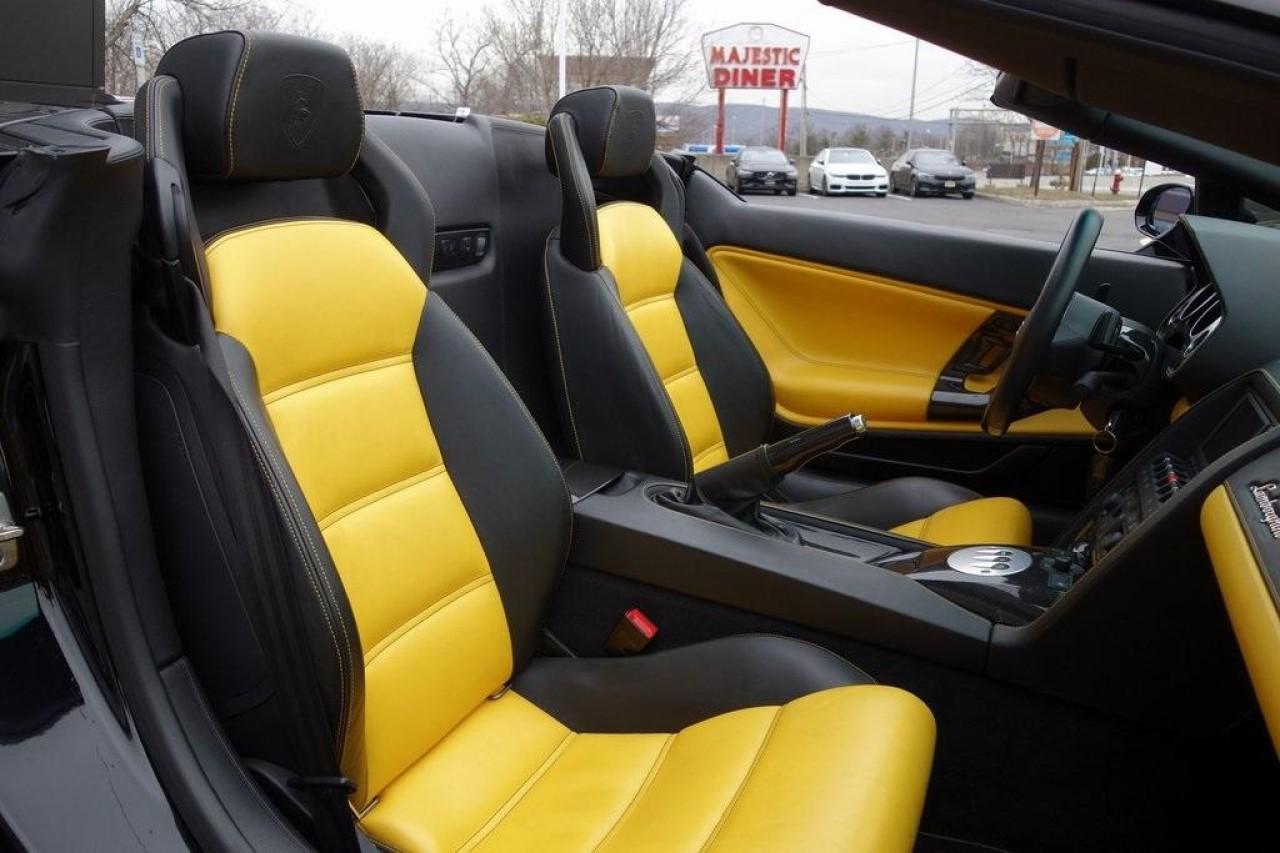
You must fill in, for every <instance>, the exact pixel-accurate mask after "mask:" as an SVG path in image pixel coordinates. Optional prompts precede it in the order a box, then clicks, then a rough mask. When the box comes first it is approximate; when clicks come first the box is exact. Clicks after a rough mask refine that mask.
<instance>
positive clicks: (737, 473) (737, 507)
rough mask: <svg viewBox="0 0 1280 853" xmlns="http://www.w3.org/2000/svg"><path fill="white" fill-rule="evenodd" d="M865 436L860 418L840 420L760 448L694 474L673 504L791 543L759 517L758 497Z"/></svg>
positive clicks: (864, 429) (864, 425)
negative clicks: (728, 519) (717, 514)
mask: <svg viewBox="0 0 1280 853" xmlns="http://www.w3.org/2000/svg"><path fill="white" fill-rule="evenodd" d="M866 431H867V424H866V421H865V420H864V419H863V417H862V415H842V416H840V417H838V418H835V419H834V420H831V421H828V422H827V423H825V424H823V425H821V426H816V427H811V428H809V429H807V430H805V431H804V432H800V433H797V434H795V435H793V436H790V437H788V438H784V439H782V440H781V441H776V442H774V443H773V444H762V445H760V446H759V447H757V448H756V449H755V450H752V451H749V452H747V453H743V454H741V455H739V456H735V457H733V458H732V459H730V460H729V461H728V462H724V463H721V464H720V465H717V466H716V467H714V468H708V469H707V470H706V471H703V472H702V473H701V474H697V475H695V476H694V478H693V482H691V483H689V484H688V486H686V487H685V490H684V493H683V494H682V495H681V496H680V497H679V499H678V501H675V502H674V503H675V505H676V507H677V508H679V509H682V510H683V511H685V512H689V511H694V514H703V513H702V512H701V511H700V510H706V509H713V510H719V511H720V512H721V513H724V514H727V515H728V516H730V517H731V518H732V519H733V520H734V521H736V522H737V523H739V524H741V525H745V526H748V527H752V528H754V529H757V530H764V531H765V532H767V533H770V534H773V535H783V536H787V537H788V538H792V537H793V535H794V534H791V533H790V532H789V531H787V530H784V529H781V528H780V527H779V526H778V525H776V524H773V523H772V522H769V521H766V520H765V519H762V518H761V517H760V514H759V507H760V500H761V498H763V497H764V496H765V495H766V494H768V492H769V490H770V489H773V488H774V487H775V486H777V485H778V484H779V483H780V482H782V478H783V477H784V476H786V475H787V474H789V473H791V472H792V471H794V470H796V469H797V468H799V467H800V466H801V465H804V464H805V463H806V462H808V461H809V460H811V459H813V458H814V457H815V456H818V455H820V454H823V453H826V452H827V451H829V450H835V449H836V448H837V447H839V446H840V445H842V444H845V443H846V442H848V441H852V440H853V439H855V438H858V437H859V436H861V435H862V434H863V433H865V432H866Z"/></svg>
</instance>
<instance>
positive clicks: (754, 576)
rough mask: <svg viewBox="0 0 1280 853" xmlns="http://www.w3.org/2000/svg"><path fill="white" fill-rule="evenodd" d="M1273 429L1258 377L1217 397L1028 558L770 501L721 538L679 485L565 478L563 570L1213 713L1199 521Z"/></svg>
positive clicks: (1088, 699)
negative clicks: (570, 501) (689, 506)
mask: <svg viewBox="0 0 1280 853" xmlns="http://www.w3.org/2000/svg"><path fill="white" fill-rule="evenodd" d="M1276 413H1280V385H1278V384H1277V382H1276V380H1275V379H1274V378H1273V377H1272V376H1271V375H1270V374H1269V373H1267V372H1264V371H1257V372H1255V373H1251V374H1248V375H1246V376H1244V377H1241V378H1240V379H1238V380H1235V381H1233V382H1231V383H1228V384H1227V385H1225V386H1223V387H1222V388H1221V389H1219V390H1218V391H1216V392H1214V393H1213V394H1211V395H1209V396H1207V397H1205V398H1203V399H1202V400H1200V401H1199V402H1197V404H1196V405H1195V406H1194V407H1193V408H1192V409H1190V410H1189V411H1187V412H1186V414H1184V415H1183V416H1182V417H1181V418H1179V419H1177V420H1176V421H1175V422H1174V423H1172V424H1171V425H1170V426H1168V427H1167V428H1166V429H1164V430H1163V431H1162V432H1161V433H1160V434H1159V435H1158V436H1157V437H1156V438H1155V439H1154V440H1153V441H1152V442H1151V443H1150V444H1149V445H1148V446H1147V447H1145V448H1143V449H1142V450H1141V451H1140V452H1139V453H1138V454H1136V455H1135V456H1134V457H1133V458H1132V459H1131V460H1129V462H1128V463H1127V464H1126V465H1124V466H1123V468H1121V469H1120V470H1119V471H1118V472H1116V474H1115V476H1114V477H1112V478H1111V480H1110V482H1109V483H1108V484H1107V486H1106V488H1104V489H1103V490H1102V491H1101V492H1100V493H1099V494H1098V495H1097V496H1096V497H1095V498H1094V499H1093V500H1091V501H1090V502H1089V504H1088V505H1087V506H1086V507H1085V508H1084V509H1083V510H1082V511H1081V512H1080V513H1079V514H1078V516H1077V518H1076V520H1075V521H1074V522H1072V523H1071V524H1070V525H1069V526H1068V527H1067V529H1066V532H1065V533H1064V534H1063V535H1062V536H1061V537H1059V539H1058V540H1056V541H1055V542H1052V543H1044V544H1043V545H1041V546H1037V547H1029V548H1028V547H1008V546H1007V544H1006V543H1000V542H990V543H976V544H974V545H972V546H966V547H954V548H953V547H937V546H934V545H931V544H929V543H926V542H921V541H919V540H915V539H911V538H907V537H902V536H897V535H894V534H892V533H889V532H887V531H884V530H877V529H873V528H866V527H861V526H859V525H855V524H848V523H845V522H842V521H839V520H836V519H832V518H828V517H824V516H820V515H814V514H810V513H807V512H802V511H799V510H797V509H795V508H793V507H788V506H782V505H777V504H771V503H769V502H767V501H766V502H763V503H760V504H759V506H758V512H759V514H760V516H761V517H762V518H763V520H764V521H766V522H767V524H766V525H765V528H766V529H761V528H758V527H755V526H752V525H743V524H736V523H724V522H723V521H718V520H717V519H716V518H715V517H714V515H713V514H697V513H693V514H691V513H689V512H686V511H682V510H681V509H680V508H677V507H675V506H673V502H674V501H676V500H677V499H678V498H679V496H681V495H684V494H686V493H687V490H688V484H686V483H681V482H676V481H673V480H668V479H665V478H660V477H650V476H646V475H642V474H637V473H634V472H624V471H617V470H611V469H605V468H598V467H596V466H591V465H587V464H585V463H581V462H576V463H573V464H572V465H571V466H570V467H569V469H568V470H567V471H566V479H567V480H568V483H569V488H570V491H571V492H572V494H573V498H574V514H575V536H574V544H573V550H572V553H571V554H570V563H571V564H573V565H575V566H576V567H578V568H583V569H589V570H593V571H596V572H601V573H605V574H607V575H614V576H618V577H621V578H624V579H628V580H632V581H638V582H641V583H643V584H648V585H651V586H655V587H659V588H662V589H665V590H670V591H674V592H677V593H681V594H684V595H687V596H691V597H694V598H699V599H704V600H708V601H712V602H715V603H717V604H720V605H725V606H728V607H732V608H737V609H740V610H743V611H749V612H751V613H758V614H761V615H764V616H769V617H774V618H777V619H781V620H785V621H786V622H788V623H792V624H795V625H797V626H800V627H803V628H806V629H810V630H816V631H820V632H827V633H831V634H835V635H840V636H844V637H848V638H851V639H854V640H858V641H861V642H865V643H870V644H875V645H879V646H883V647H886V648H890V649H894V650H897V651H901V652H905V653H908V654H911V655H916V656H919V657H922V658H926V659H929V660H933V661H937V662H940V663H943V664H946V665H950V666H954V667H958V668H963V669H968V670H971V671H975V672H983V673H986V674H988V675H990V676H992V677H996V678H999V679H1002V680H1005V681H1009V682H1013V683H1017V684H1021V685H1023V686H1026V687H1030V688H1033V689H1038V690H1042V691H1044V692H1049V693H1056V694H1058V695H1062V696H1066V697H1070V698H1071V699H1072V700H1074V701H1079V702H1082V703H1085V704H1093V705H1095V706H1097V707H1105V708H1108V709H1111V710H1116V709H1124V708H1125V707H1126V706H1129V707H1130V708H1131V709H1132V713H1133V714H1135V715H1138V714H1144V715H1150V714H1152V713H1153V712H1155V711H1157V710H1159V709H1162V708H1165V709H1173V708H1178V707H1187V703H1188V702H1189V701H1191V699H1192V695H1193V694H1194V695H1195V696H1198V697H1201V698H1202V699H1203V701H1204V705H1205V707H1218V706H1220V705H1221V704H1222V703H1221V702H1219V701H1218V700H1215V699H1212V695H1213V694H1214V692H1215V691H1220V692H1222V695H1227V693H1229V692H1230V691H1233V690H1235V689H1236V688H1238V687H1239V679H1238V678H1237V676H1238V675H1239V673H1233V672H1231V671H1229V668H1223V667H1222V666H1221V661H1222V660H1223V659H1230V658H1232V657H1233V656H1237V652H1236V651H1235V639H1234V636H1233V635H1232V634H1231V633H1230V630H1229V625H1227V623H1226V621H1225V618H1224V616H1223V614H1222V611H1221V599H1220V596H1219V594H1218V592H1217V588H1216V584H1215V582H1214V581H1213V577H1212V571H1211V569H1210V568H1209V567H1208V564H1207V558H1206V556H1205V553H1204V544H1203V541H1202V539H1201V537H1200V533H1199V524H1198V519H1199V512H1200V507H1201V505H1202V504H1203V502H1204V499H1205V497H1206V496H1207V494H1208V493H1209V491H1211V490H1212V489H1213V488H1214V487H1216V486H1217V485H1218V484H1220V483H1221V482H1223V480H1224V479H1225V478H1226V476H1227V475H1228V474H1229V473H1230V472H1231V471H1232V470H1234V469H1235V468H1238V467H1239V466H1240V465H1242V464H1245V463H1246V462H1247V461H1248V460H1249V459H1251V458H1255V457H1256V456H1257V455H1258V454H1259V453H1262V452H1265V451H1266V450H1267V449H1268V448H1271V447H1272V446H1273V445H1274V446H1275V447H1276V448H1277V452H1280V430H1275V429H1274V426H1275V425H1276V423H1277V422H1278V419H1277V417H1276ZM772 527H776V528H781V529H784V530H786V531H788V535H777V534H776V533H772V532H767V529H768V528H772ZM1117 648H1120V649H1123V654H1117V653H1116V649H1117ZM1246 688H1247V684H1246Z"/></svg>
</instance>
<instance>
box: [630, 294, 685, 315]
mask: <svg viewBox="0 0 1280 853" xmlns="http://www.w3.org/2000/svg"><path fill="white" fill-rule="evenodd" d="M675 298H676V294H675V291H672V292H671V293H659V294H658V295H657V296H646V297H645V298H644V299H637V300H636V301H635V302H629V303H627V304H626V305H624V306H622V310H623V311H626V312H627V313H628V314H630V313H631V312H632V311H635V310H638V309H640V308H645V307H647V306H649V305H653V304H654V303H656V302H670V301H672V300H674V299H675Z"/></svg>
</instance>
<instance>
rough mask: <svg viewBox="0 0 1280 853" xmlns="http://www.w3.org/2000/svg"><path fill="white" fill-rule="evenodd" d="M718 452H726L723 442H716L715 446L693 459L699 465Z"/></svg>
mask: <svg viewBox="0 0 1280 853" xmlns="http://www.w3.org/2000/svg"><path fill="white" fill-rule="evenodd" d="M717 450H725V446H724V442H723V441H718V442H716V443H715V444H713V445H711V446H710V447H708V448H707V449H706V450H704V451H702V452H701V453H699V454H698V455H697V456H695V457H693V461H694V464H697V463H698V462H701V461H702V460H703V459H706V458H707V457H708V456H710V455H711V454H713V453H715V452H716V451H717Z"/></svg>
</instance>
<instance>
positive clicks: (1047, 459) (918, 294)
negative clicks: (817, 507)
mask: <svg viewBox="0 0 1280 853" xmlns="http://www.w3.org/2000/svg"><path fill="white" fill-rule="evenodd" d="M687 214H688V222H689V224H690V225H691V226H692V227H693V229H694V230H695V231H696V232H697V234H698V236H699V238H700V240H701V242H702V243H703V245H704V246H706V247H707V250H708V254H709V255H710V256H711V258H712V263H713V264H714V266H715V268H716V272H717V274H718V276H719V277H720V283H721V287H722V290H723V293H724V296H725V300H726V302H727V303H728V305H729V307H730V310H732V311H733V312H734V313H735V315H736V316H737V317H738V319H739V321H740V322H741V323H742V324H743V326H744V327H745V328H746V330H747V333H748V334H749V335H750V336H751V339H752V341H753V342H754V343H755V345H756V347H757V349H759V350H760V353H761V355H762V356H763V358H764V359H765V362H766V364H767V366H768V368H769V371H770V374H771V376H772V378H773V383H774V391H775V397H776V400H777V407H776V410H775V414H776V416H777V421H778V423H777V432H778V433H779V434H785V433H788V432H792V431H794V430H795V429H796V428H797V427H799V426H805V425H811V424H814V423H818V422H820V421H822V420H825V419H827V418H829V417H832V416H835V415H838V414H841V413H843V412H846V411H850V410H852V411H861V412H863V413H865V414H867V415H868V416H869V419H870V421H871V425H872V427H873V433H872V435H871V436H868V437H867V438H866V439H863V440H862V441H860V442H858V443H856V444H853V445H850V446H848V447H847V448H845V449H844V451H842V452H838V453H834V454H828V455H827V456H826V457H824V458H823V459H822V460H819V462H818V464H817V466H816V467H819V468H827V469H830V470H836V471H839V472H840V473H841V474H842V475H844V476H846V477H855V478H861V479H865V480H867V481H876V480H883V479H887V478H889V477H893V476H899V475H904V474H923V475H932V476H937V477H941V478H943V479H946V480H950V481H952V482H957V483H961V484H964V485H968V486H970V487H971V488H974V489H977V490H979V491H981V492H984V493H986V494H1003V495H1011V496H1013V497H1019V498H1022V499H1023V500H1025V501H1026V502H1027V503H1029V504H1031V505H1032V508H1033V511H1035V512H1036V515H1037V521H1038V526H1043V527H1044V530H1043V531H1042V532H1044V533H1045V534H1046V535H1048V534H1049V533H1051V532H1052V531H1051V529H1050V528H1051V525H1052V519H1053V517H1054V516H1055V514H1061V513H1064V512H1065V513H1068V514H1069V512H1070V511H1071V509H1072V508H1074V507H1075V506H1077V505H1078V504H1079V503H1080V501H1081V499H1082V497H1083V494H1084V485H1085V473H1086V471H1085V469H1086V467H1087V462H1088V454H1089V441H1088V438H1089V437H1090V436H1091V435H1092V434H1093V429H1092V427H1091V426H1089V424H1088V423H1087V422H1086V421H1085V420H1084V418H1083V417H1082V416H1081V415H1080V413H1079V412H1077V411H1064V410H1057V411H1049V412H1043V413H1041V414H1038V415H1034V416H1032V417H1029V418H1025V419H1023V420H1021V421H1019V422H1018V423H1016V424H1015V425H1014V427H1013V429H1011V430H1010V434H1009V435H1007V436H1005V437H1004V438H1002V439H998V440H997V439H992V438H990V437H988V436H986V435H984V434H983V433H982V431H981V427H980V424H979V422H978V420H977V418H976V417H971V418H970V419H966V420H957V419H956V416H955V415H945V414H944V415H942V416H940V417H935V418H930V417H929V411H928V409H929V396H930V394H931V393H932V390H933V388H934V385H935V382H936V381H937V377H938V376H939V374H940V373H941V371H942V369H943V367H944V366H946V365H947V363H948V361H949V360H950V359H951V358H952V357H953V356H954V355H955V354H956V352H957V351H958V350H959V349H960V347H961V345H962V344H963V343H964V342H965V341H966V339H968V337H969V335H970V334H971V333H972V332H973V331H974V330H975V329H977V328H979V326H981V325H982V324H983V323H984V321H985V320H986V319H987V318H988V317H989V316H991V315H992V314H993V313H994V312H997V311H999V312H1003V313H1007V314H1010V315H1013V316H1014V317H1017V316H1021V315H1024V314H1025V313H1026V311H1027V309H1028V308H1029V307H1030V306H1031V305H1032V304H1033V303H1034V302H1035V300H1036V297H1037V296H1038V295H1039V293H1040V290H1041V288H1042V286H1043V284H1044V279H1045V276H1046V275H1047V273H1048V271H1049V268H1050V266H1051V265H1052V263H1053V260H1054V257H1055V256H1056V254H1057V249H1058V246H1057V244H1054V243H1046V242H1040V241H1033V240H1026V239H1019V238H1014V237H1006V236H1002V235H995V234H990V233H987V232H982V231H970V230H963V229H959V228H943V227H937V226H928V225H920V224H914V223H908V222H901V221H897V220H889V219H881V218H878V217H876V216H867V215H853V214H843V213H837V212H828V211H823V210H816V209H813V208H809V209H800V208H794V207H786V206H780V205H762V204H751V203H744V202H743V201H742V200H740V199H738V198H736V197H735V196H734V195H733V194H732V193H729V192H727V191H726V190H725V189H724V188H723V187H722V186H721V185H720V184H719V183H718V182H716V181H715V180H714V179H712V178H711V177H710V176H708V175H706V174H703V173H701V172H695V173H694V174H693V175H692V176H691V178H690V180H689V182H688V208H687ZM1104 283H1105V284H1108V285H1109V286H1110V287H1109V296H1108V297H1107V301H1108V302H1109V303H1110V304H1111V305H1113V306H1114V307H1115V308H1116V309H1117V310H1119V311H1120V312H1121V313H1122V314H1123V315H1124V316H1125V317H1127V318H1130V319H1132V320H1136V321H1138V322H1141V323H1145V324H1147V325H1149V326H1155V325H1156V324H1157V323H1159V321H1160V318H1161V317H1163V316H1164V314H1165V313H1167V311H1168V310H1169V308H1170V307H1172V305H1173V304H1174V302H1176V301H1177V300H1178V299H1179V298H1180V297H1181V296H1182V295H1183V294H1184V293H1185V292H1186V288H1187V284H1188V272H1187V270H1186V268H1185V267H1184V266H1183V265H1181V264H1178V263H1174V262H1171V261H1166V260H1162V259H1157V258H1151V257H1147V256H1141V255H1134V254H1128V253H1124V252H1113V251H1097V252H1095V253H1094V254H1093V257H1092V258H1091V259H1090V261H1089V263H1088V265H1087V266H1086V268H1085V271H1084V274H1083V276H1082V281H1081V287H1080V289H1081V292H1083V293H1085V294H1087V295H1090V296H1096V295H1097V294H1098V292H1099V288H1100V286H1101V285H1103V284H1104ZM996 374H998V368H997V371H996V373H993V374H992V375H989V376H987V377H977V376H970V377H969V378H968V380H967V381H966V382H965V383H964V389H963V390H966V391H970V392H984V391H987V390H989V388H990V385H991V384H992V382H993V381H994V379H995V378H996ZM975 380H977V381H975ZM983 380H985V381H983ZM935 413H936V412H935ZM1042 521H1047V522H1048V525H1047V526H1046V525H1043V524H1041V522H1042ZM1037 536H1038V537H1040V536H1041V532H1038V533H1037ZM1041 538H1043V537H1041Z"/></svg>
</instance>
